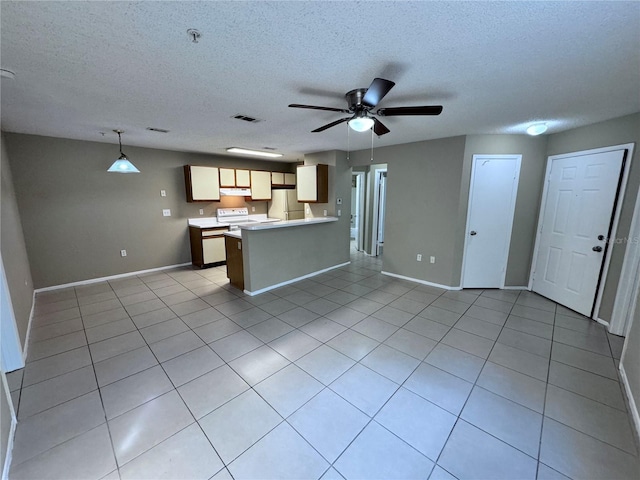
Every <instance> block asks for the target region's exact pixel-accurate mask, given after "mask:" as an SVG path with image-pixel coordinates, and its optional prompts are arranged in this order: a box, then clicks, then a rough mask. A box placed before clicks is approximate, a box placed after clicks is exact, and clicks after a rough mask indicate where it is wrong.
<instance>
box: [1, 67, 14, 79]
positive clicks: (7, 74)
mask: <svg viewBox="0 0 640 480" xmlns="http://www.w3.org/2000/svg"><path fill="white" fill-rule="evenodd" d="M0 77H2V78H8V79H9V80H13V79H14V78H16V74H15V73H14V72H12V71H11V70H7V69H6V68H0Z"/></svg>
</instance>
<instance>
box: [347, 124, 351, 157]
mask: <svg viewBox="0 0 640 480" xmlns="http://www.w3.org/2000/svg"><path fill="white" fill-rule="evenodd" d="M349 130H351V129H350V128H349V124H347V162H348V161H349V154H350V153H351V135H350V132H349Z"/></svg>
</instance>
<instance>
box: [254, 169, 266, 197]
mask: <svg viewBox="0 0 640 480" xmlns="http://www.w3.org/2000/svg"><path fill="white" fill-rule="evenodd" d="M251 200H271V172H265V171H262V170H251Z"/></svg>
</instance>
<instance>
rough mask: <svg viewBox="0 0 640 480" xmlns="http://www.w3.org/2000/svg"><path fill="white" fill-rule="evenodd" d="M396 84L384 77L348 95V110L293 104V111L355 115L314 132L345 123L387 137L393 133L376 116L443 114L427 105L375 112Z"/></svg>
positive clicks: (359, 130)
mask: <svg viewBox="0 0 640 480" xmlns="http://www.w3.org/2000/svg"><path fill="white" fill-rule="evenodd" d="M394 85H395V83H394V82H392V81H391V80H385V79H384V78H374V79H373V82H371V85H369V88H356V89H355V90H351V91H349V92H347V93H346V94H345V99H346V100H347V105H348V108H346V109H345V108H333V107H318V106H315V105H300V104H298V103H292V104H291V105H289V106H290V107H292V108H308V109H311V110H326V111H329V112H340V113H348V114H351V116H350V117H345V118H341V119H340V120H336V121H335V122H331V123H328V124H326V125H323V126H322V127H319V128H316V129H315V130H312V132H314V133H316V132H323V131H325V130H327V129H328V128H331V127H335V126H336V125H339V124H341V123H344V122H349V127H351V128H352V129H353V130H356V131H358V132H364V131H366V130H369V129H370V128H371V127H373V131H374V133H375V134H376V135H378V136H380V135H384V134H385V133H389V132H390V130H389V129H388V128H387V127H386V126H385V125H384V124H383V123H382V122H381V121H380V120H378V119H377V118H375V117H374V116H373V115H378V116H380V117H397V116H400V115H440V113H441V112H442V106H441V105H425V106H421V107H390V108H379V109H378V110H375V111H374V110H373V109H374V108H375V107H376V105H378V103H379V102H380V100H382V99H383V98H384V96H385V95H386V94H387V93H389V91H390V90H391V89H392V88H393V86H394Z"/></svg>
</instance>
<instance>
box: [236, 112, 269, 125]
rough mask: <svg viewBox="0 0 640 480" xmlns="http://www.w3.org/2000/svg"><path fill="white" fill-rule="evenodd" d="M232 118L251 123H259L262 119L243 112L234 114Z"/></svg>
mask: <svg viewBox="0 0 640 480" xmlns="http://www.w3.org/2000/svg"><path fill="white" fill-rule="evenodd" d="M232 118H235V119H236V120H242V121H244V122H249V123H258V122H261V121H262V120H259V119H257V118H254V117H250V116H249V115H243V114H241V113H238V114H237V115H234V116H233V117H232Z"/></svg>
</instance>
